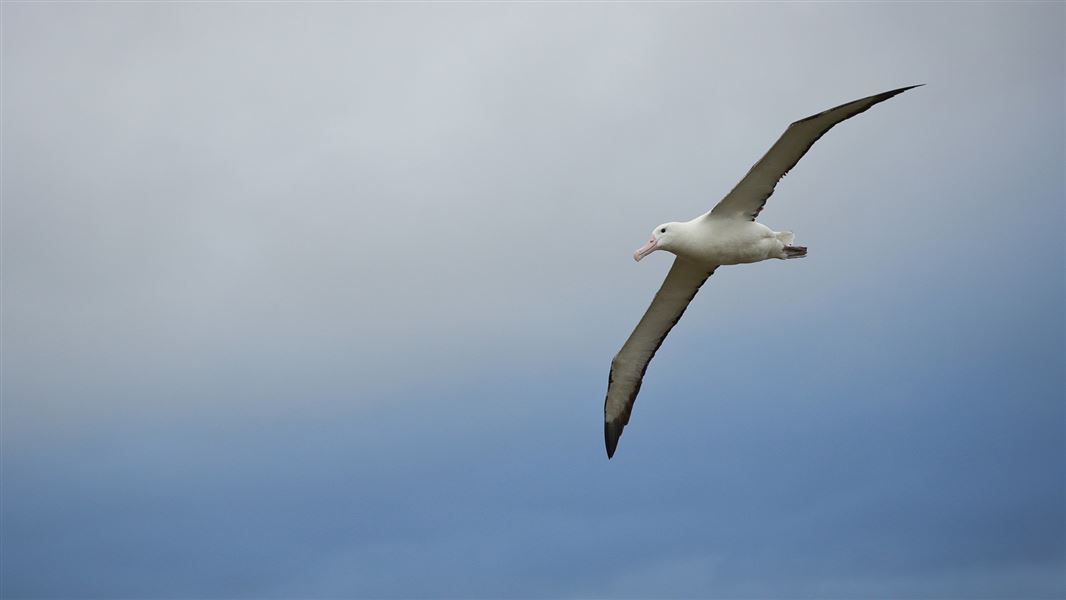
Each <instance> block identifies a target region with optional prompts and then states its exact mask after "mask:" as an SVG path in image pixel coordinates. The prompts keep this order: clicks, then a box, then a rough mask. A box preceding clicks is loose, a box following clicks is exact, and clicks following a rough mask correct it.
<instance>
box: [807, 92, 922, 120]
mask: <svg viewBox="0 0 1066 600" xmlns="http://www.w3.org/2000/svg"><path fill="white" fill-rule="evenodd" d="M923 85H925V84H924V83H918V84H915V85H908V86H907V87H901V88H898V89H895V90H891V91H888V92H881V93H880V94H874V95H873V96H867V97H866V98H862V100H873V101H874V102H873V104H871V105H870V106H867V107H866V108H864V109H862V110H860V111H859V112H857V113H854V114H852V115H849V116H848V117H847V119H850V118H851V117H854V116H855V115H857V114H860V113H864V112H866V111H867V110H869V109H870V108H872V107H873V106H874V105H875V104H880V103H882V102H884V101H885V100H888V99H889V98H891V97H893V96H898V95H900V94H902V93H903V92H906V91H907V90H913V89H914V88H916V87H922V86H923ZM853 102H856V100H852V101H851V102H845V103H844V104H841V105H839V106H834V107H833V108H830V109H826V110H823V111H822V112H820V113H818V114H815V115H811V116H809V117H805V118H803V119H800V120H799V121H795V122H794V123H792V124H793V125H795V124H796V123H802V122H804V121H810V120H811V119H817V118H818V117H820V116H822V115H824V114H825V113H829V112H833V111H834V110H839V109H841V108H844V107H845V106H847V105H849V104H852V103H853ZM847 119H845V120H847Z"/></svg>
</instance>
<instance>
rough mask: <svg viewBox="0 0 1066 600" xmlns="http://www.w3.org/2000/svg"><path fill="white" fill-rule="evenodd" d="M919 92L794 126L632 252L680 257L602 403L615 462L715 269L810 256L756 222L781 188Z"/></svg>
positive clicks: (626, 347)
mask: <svg viewBox="0 0 1066 600" xmlns="http://www.w3.org/2000/svg"><path fill="white" fill-rule="evenodd" d="M919 85H924V84H919ZM916 87H919V86H918V85H912V86H908V87H903V88H899V89H896V90H891V91H888V92H884V93H881V94H875V95H873V96H868V97H866V98H862V99H860V100H855V101H854V102H848V103H847V104H841V105H840V106H837V107H836V108H830V109H829V110H826V111H823V112H820V113H818V114H816V115H811V116H809V117H807V118H806V119H800V120H799V121H796V122H795V123H792V124H791V125H789V126H788V128H787V129H785V133H783V134H782V135H781V137H780V138H779V139H778V140H777V142H775V143H774V145H773V146H771V147H770V150H769V151H768V152H767V153H766V155H765V156H763V157H762V158H761V159H759V162H757V163H755V165H754V166H753V167H752V168H751V170H749V171H748V174H747V175H745V176H744V178H743V179H741V180H740V183H738V184H737V185H736V186H735V187H734V188H733V189H732V191H730V192H729V193H728V194H726V196H725V198H722V200H721V201H720V202H718V204H717V205H715V207H714V208H712V209H711V210H710V211H709V212H707V213H704V214H702V215H700V216H698V217H696V218H695V219H692V220H690V221H685V222H683V223H678V222H671V223H663V224H662V225H659V226H658V227H656V228H655V229H653V230H652V232H651V239H649V240H648V243H646V244H644V245H643V246H641V247H640V248H639V249H637V251H636V252H635V253H633V259H634V260H636V261H640V259H642V258H644V257H645V256H647V255H649V254H651V253H652V252H655V251H656V250H665V251H667V252H670V253H672V254H674V255H675V258H674V264H673V266H671V267H670V271H669V272H668V273H667V274H666V279H665V280H664V281H663V284H662V287H660V288H659V291H658V292H657V293H656V294H655V298H654V299H653V300H652V301H651V306H649V307H648V310H647V311H645V312H644V317H643V318H641V319H640V322H639V323H637V326H636V328H635V329H634V330H633V333H631V334H630V335H629V339H627V340H626V342H625V344H623V345H622V349H621V350H619V351H618V354H617V355H615V357H614V360H612V361H611V372H610V375H609V376H608V379H607V399H606V400H605V401H604V404H603V436H604V441H605V442H606V445H607V458H611V457H612V456H614V452H615V450H616V449H617V448H618V438H620V437H621V436H622V430H623V429H624V428H625V426H626V424H627V423H629V416H630V415H631V414H632V412H633V402H634V401H635V400H636V398H637V393H638V392H639V391H640V384H641V381H642V380H643V379H644V373H645V372H646V371H647V370H648V364H649V363H650V362H651V359H652V357H653V356H655V352H656V351H657V350H658V349H659V346H661V345H662V343H663V340H664V339H666V335H667V334H668V333H670V330H671V329H672V328H673V327H674V325H676V324H677V321H678V320H679V319H680V318H681V315H682V314H683V313H684V312H685V308H686V307H688V303H689V302H691V301H692V299H693V298H694V297H695V296H696V292H698V291H699V289H700V287H701V286H702V285H703V283H704V282H705V281H707V278H708V277H710V276H711V275H713V274H714V271H715V269H717V268H718V267H720V266H723V265H737V264H745V263H755V262H759V261H763V260H768V259H771V258H779V259H790V258H801V257H804V256H806V255H807V248H806V247H804V246H797V245H794V244H793V241H794V237H793V235H792V232H791V231H774V230H773V229H770V228H769V227H767V226H765V225H763V224H762V223H757V222H755V218H756V217H758V216H759V212H761V211H762V209H763V206H764V205H765V204H766V200H767V199H768V198H769V197H770V195H771V194H773V193H774V187H776V186H777V182H778V181H780V180H781V178H782V177H784V176H785V174H786V173H788V172H789V170H791V169H792V167H795V166H796V163H798V162H799V160H800V159H801V158H803V155H804V154H806V153H807V151H808V150H810V149H811V146H813V145H814V143H815V142H817V141H818V139H819V138H821V137H822V136H823V135H825V134H826V132H828V131H829V130H830V129H832V128H833V126H834V125H836V124H837V123H840V122H841V121H844V120H847V119H850V118H851V117H854V116H855V115H857V114H859V113H862V112H865V111H866V110H867V109H869V108H870V107H872V106H874V105H875V104H878V103H880V102H884V101H885V100H888V99H889V98H891V97H893V96H895V95H897V94H902V93H903V92H905V91H907V90H909V89H913V88H916Z"/></svg>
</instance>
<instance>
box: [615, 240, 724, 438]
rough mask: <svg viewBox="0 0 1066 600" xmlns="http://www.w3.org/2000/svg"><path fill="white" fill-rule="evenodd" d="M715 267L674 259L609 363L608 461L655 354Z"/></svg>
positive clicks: (627, 421) (627, 420)
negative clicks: (640, 316)
mask: <svg viewBox="0 0 1066 600" xmlns="http://www.w3.org/2000/svg"><path fill="white" fill-rule="evenodd" d="M716 268H717V267H716V266H713V265H712V266H710V267H707V266H706V265H699V264H697V263H694V262H690V261H688V260H685V259H683V258H676V259H674V265H673V266H672V267H670V272H669V273H667V275H666V280H665V281H663V285H662V287H661V288H659V291H658V292H657V293H656V294H655V299H653V300H652V301H651V306H649V307H648V310H647V311H646V312H645V313H644V317H643V318H641V320H640V323H637V327H636V329H634V330H633V333H631V334H629V339H628V340H626V343H625V344H623V345H622V349H621V350H619V351H618V354H617V355H615V357H614V360H612V361H611V374H610V376H608V379H607V399H606V401H604V403H603V436H604V440H605V441H606V443H607V458H610V457H612V456H614V450H615V448H617V447H618V438H619V437H621V436H622V429H623V428H624V427H625V426H626V423H629V415H630V413H631V412H632V411H633V401H634V400H636V398H637V392H639V391H640V383H641V380H643V378H644V372H645V371H647V370H648V363H650V362H651V358H652V357H653V356H655V351H656V350H658V349H659V346H661V345H662V343H663V340H664V339H666V334H668V333H670V330H671V329H673V327H674V324H676V323H677V321H678V319H680V318H681V315H682V314H684V312H685V308H687V307H688V303H689V302H690V301H692V299H693V298H694V297H695V296H696V292H698V291H699V289H700V286H701V285H703V282H704V281H706V280H707V278H708V277H710V276H711V274H713V273H714V270H715V269H716Z"/></svg>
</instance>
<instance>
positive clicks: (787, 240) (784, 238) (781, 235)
mask: <svg viewBox="0 0 1066 600" xmlns="http://www.w3.org/2000/svg"><path fill="white" fill-rule="evenodd" d="M774 235H775V236H777V241H779V242H781V243H782V244H784V245H786V246H788V245H790V244H791V243H792V240H794V239H796V236H795V235H792V232H791V231H775V232H774Z"/></svg>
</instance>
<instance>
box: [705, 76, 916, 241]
mask: <svg viewBox="0 0 1066 600" xmlns="http://www.w3.org/2000/svg"><path fill="white" fill-rule="evenodd" d="M919 85H921V84H919ZM916 87H918V86H917V85H912V86H908V87H904V88H899V89H898V90H891V91H888V92H882V93H880V94H875V95H873V96H867V97H866V98H861V99H859V100H855V101H853V102H848V103H847V104H841V105H840V106H837V107H835V108H830V109H829V110H826V111H823V112H820V113H818V114H816V115H811V116H809V117H807V118H806V119H800V120H799V121H796V122H795V123H793V124H791V125H789V126H788V129H786V130H785V133H783V134H781V137H780V138H779V139H778V140H777V142H775V143H774V145H773V146H771V147H770V150H769V151H768V152H767V153H766V155H765V156H763V157H762V158H761V159H759V162H757V163H755V165H754V166H753V167H752V168H751V170H750V171H748V174H747V175H745V176H744V179H741V180H740V183H738V184H737V185H736V187H734V188H733V190H732V191H730V192H729V194H727V195H726V197H725V198H722V201H721V202H719V203H718V204H717V205H716V206H715V207H714V208H713V209H711V211H710V212H709V213H707V214H706V215H705V216H709V217H720V218H732V219H742V220H745V221H754V220H755V217H757V216H759V212H760V211H761V210H762V207H763V206H764V205H765V204H766V200H767V199H768V198H769V197H770V195H771V194H773V193H774V188H775V187H776V186H777V182H778V181H780V180H781V178H782V177H784V176H785V174H786V173H788V172H789V171H790V170H791V169H792V167H794V166H796V163H798V162H799V160H800V159H801V158H803V155H804V154H806V153H807V151H808V150H810V149H811V146H813V145H814V143H815V142H817V141H818V139H819V138H821V137H822V136H823V135H825V134H826V132H828V131H829V130H830V129H832V128H833V126H834V125H836V124H837V123H840V122H841V121H844V120H847V119H850V118H851V117H854V116H855V115H857V114H859V113H862V112H865V111H866V110H867V109H869V108H870V107H872V106H873V105H875V104H877V103H879V102H884V101H885V100H888V99H889V98H891V97H893V96H895V95H897V94H902V93H903V92H905V91H907V90H909V89H911V88H916Z"/></svg>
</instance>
